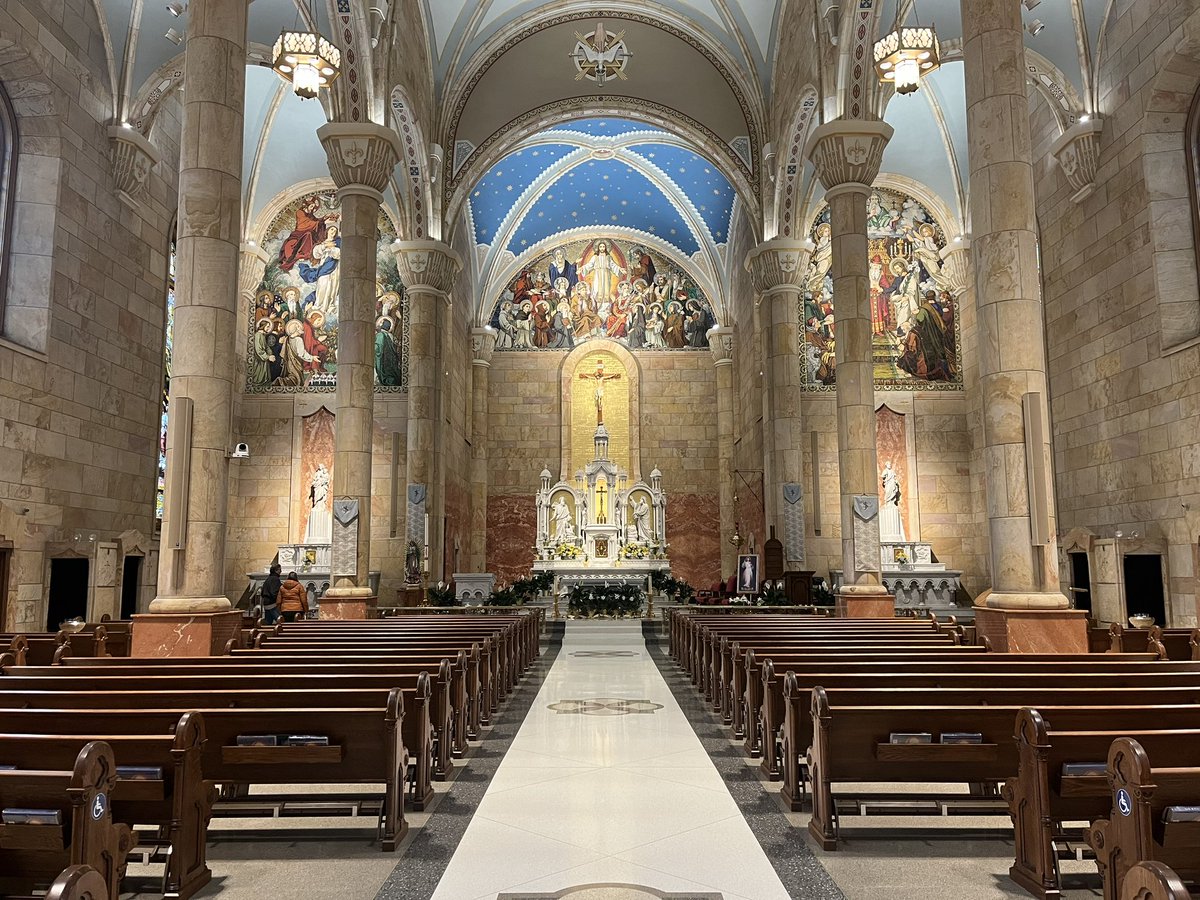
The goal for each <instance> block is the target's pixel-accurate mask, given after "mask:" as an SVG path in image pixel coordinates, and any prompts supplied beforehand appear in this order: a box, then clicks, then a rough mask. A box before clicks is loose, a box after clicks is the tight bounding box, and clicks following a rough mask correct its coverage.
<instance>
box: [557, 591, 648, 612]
mask: <svg viewBox="0 0 1200 900" xmlns="http://www.w3.org/2000/svg"><path fill="white" fill-rule="evenodd" d="M645 599H646V595H645V593H644V592H643V591H642V589H641V588H639V587H637V586H635V585H631V584H619V585H615V586H610V585H579V586H578V587H576V588H574V589H573V590H572V591H571V594H570V598H569V606H568V610H569V612H570V614H571V615H572V616H576V617H578V618H594V617H596V616H612V617H614V618H625V617H626V616H640V615H641V614H642V605H643V603H644V602H645Z"/></svg>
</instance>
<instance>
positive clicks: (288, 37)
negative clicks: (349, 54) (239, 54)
mask: <svg viewBox="0 0 1200 900" xmlns="http://www.w3.org/2000/svg"><path fill="white" fill-rule="evenodd" d="M297 18H299V16H297ZM308 21H309V22H313V23H315V22H316V16H315V15H310V16H309V18H308ZM341 67H342V51H340V50H339V49H338V48H337V47H335V46H333V44H331V43H330V42H329V41H327V40H325V38H323V37H322V36H321V35H320V34H318V33H317V32H316V31H304V30H301V29H300V28H299V23H297V27H296V28H294V29H292V30H290V31H289V30H287V29H284V30H283V32H282V33H281V34H280V35H279V40H277V41H276V42H275V48H274V49H273V50H272V51H271V68H272V69H274V70H275V71H276V72H278V73H279V76H280V77H281V78H283V79H284V80H285V81H290V82H291V83H292V90H293V91H294V92H295V93H296V96H297V97H300V98H302V99H305V100H311V99H312V98H313V97H315V96H317V94H318V93H319V92H320V90H321V88H323V87H328V86H329V85H330V84H332V83H333V81H334V80H335V79H336V78H337V77H338V75H339V74H341Z"/></svg>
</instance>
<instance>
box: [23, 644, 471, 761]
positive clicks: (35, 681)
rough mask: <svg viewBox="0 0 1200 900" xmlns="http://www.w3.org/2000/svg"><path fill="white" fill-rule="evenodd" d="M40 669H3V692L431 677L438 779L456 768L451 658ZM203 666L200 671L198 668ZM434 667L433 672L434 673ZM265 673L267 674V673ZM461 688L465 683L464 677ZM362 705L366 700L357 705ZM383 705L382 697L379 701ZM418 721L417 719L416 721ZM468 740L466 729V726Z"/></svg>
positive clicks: (347, 684) (381, 684) (382, 688)
mask: <svg viewBox="0 0 1200 900" xmlns="http://www.w3.org/2000/svg"><path fill="white" fill-rule="evenodd" d="M48 668H49V673H48V674H47V669H46V668H43V669H41V672H42V673H43V674H36V673H35V672H33V671H32V670H31V669H29V668H22V667H20V666H3V667H0V691H2V692H6V693H7V692H14V691H15V692H33V693H38V694H42V695H46V694H57V693H84V692H118V693H126V694H135V693H136V692H138V691H140V690H142V689H144V688H150V689H152V690H153V691H155V692H159V691H176V692H191V693H194V694H197V695H200V694H203V693H207V692H212V693H214V694H217V695H225V694H227V693H229V692H236V691H239V690H240V689H242V688H248V687H249V688H254V689H256V690H269V689H271V688H272V687H273V686H274V685H278V686H279V687H281V688H287V689H288V690H289V691H322V690H334V691H347V692H349V691H362V690H367V691H375V692H377V696H379V697H381V698H382V697H385V696H386V694H387V692H388V691H390V690H391V689H392V688H409V689H412V688H415V687H416V685H417V682H418V681H423V680H428V681H429V686H430V700H429V705H428V710H429V713H428V715H429V720H430V724H431V728H432V737H433V744H434V746H433V749H432V753H433V777H434V778H437V779H438V780H442V781H444V780H446V779H447V778H448V777H449V776H450V773H451V772H452V771H453V768H454V765H453V763H452V762H451V761H450V757H451V754H452V749H453V744H454V708H453V705H452V701H451V697H452V694H451V687H452V684H453V678H452V670H451V666H450V661H449V660H447V659H442V660H441V661H440V662H439V663H437V664H435V665H430V664H427V663H421V664H417V665H409V666H407V667H403V668H402V667H400V666H391V667H389V669H388V671H387V672H384V673H382V674H370V675H345V674H340V673H337V674H307V673H303V672H299V671H289V672H282V671H275V670H273V669H262V668H261V667H260V670H259V671H258V672H257V673H256V676H252V677H247V676H246V675H243V674H238V673H229V672H225V671H224V669H222V668H214V667H211V666H204V665H201V666H196V667H192V671H185V672H183V673H176V672H173V671H155V672H154V674H153V675H150V676H144V675H135V674H128V673H126V672H125V671H124V667H120V668H113V667H106V668H104V669H103V670H101V671H102V674H89V673H87V672H80V670H78V669H76V668H74V667H72V668H69V669H63V668H62V667H48ZM196 669H199V671H195V670H196ZM429 670H433V671H432V672H430V671H429ZM263 675H266V676H268V677H265V678H264V677H262V676H263ZM460 686H461V681H460ZM358 705H362V704H358ZM380 705H382V700H381V702H380ZM415 721H416V720H415V719H414V723H415ZM417 737H418V735H417V732H416V731H415V730H414V731H413V732H412V733H411V734H406V735H405V744H406V746H409V747H416V746H417V745H416V744H415V743H410V741H413V740H415V739H416V738H417ZM463 739H464V743H465V728H464V738H463Z"/></svg>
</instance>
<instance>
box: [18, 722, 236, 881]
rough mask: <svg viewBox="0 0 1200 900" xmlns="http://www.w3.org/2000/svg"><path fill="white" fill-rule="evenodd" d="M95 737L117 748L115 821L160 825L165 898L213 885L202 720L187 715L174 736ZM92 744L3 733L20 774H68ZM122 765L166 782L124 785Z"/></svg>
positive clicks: (211, 793) (210, 791) (211, 794)
mask: <svg viewBox="0 0 1200 900" xmlns="http://www.w3.org/2000/svg"><path fill="white" fill-rule="evenodd" d="M109 730H111V729H109ZM95 737H96V739H99V740H103V742H104V743H105V744H107V745H108V746H109V747H110V748H111V749H112V751H113V755H114V757H115V759H116V763H117V767H118V768H117V773H118V778H117V781H116V785H115V787H114V788H113V790H112V793H111V796H110V800H111V803H112V818H113V819H114V820H115V821H117V822H120V823H122V824H125V825H129V826H133V825H154V826H157V827H158V829H159V834H160V835H161V838H162V841H163V843H164V845H165V847H166V848H167V850H168V852H167V853H166V870H165V872H164V874H163V896H164V897H168V898H187V897H191V896H192V895H193V894H195V893H196V892H197V891H199V890H200V889H201V888H203V887H204V886H205V885H206V884H208V882H209V880H210V879H211V878H212V872H211V871H210V870H209V868H208V864H207V861H206V853H205V847H206V844H205V837H204V836H205V833H206V830H207V828H208V822H209V818H210V816H211V813H212V804H213V800H214V798H215V793H216V792H215V789H214V788H213V787H212V785H211V784H209V783H207V782H205V781H204V780H203V777H202V774H201V752H202V750H203V745H204V721H203V717H202V716H201V715H200V714H199V713H194V712H189V713H184V715H183V716H182V717H180V719H179V721H178V723H177V724H176V726H175V729H174V733H173V734H167V733H161V732H159V733H154V734H105V735H103V736H102V737H100V736H95ZM92 739H93V736H90V735H63V734H11V733H7V732H4V733H0V765H6V766H16V767H17V768H18V769H21V770H30V769H53V770H67V769H70V768H71V767H72V766H73V765H74V762H75V760H76V759H77V758H78V757H79V755H80V753H82V752H83V749H84V747H85V746H86V745H87V744H88V743H89V742H90V741H91V740H92ZM124 766H145V767H151V768H155V769H159V770H161V775H162V777H161V778H157V779H145V780H143V779H137V780H129V779H127V778H122V777H120V773H121V771H122V768H121V767H124Z"/></svg>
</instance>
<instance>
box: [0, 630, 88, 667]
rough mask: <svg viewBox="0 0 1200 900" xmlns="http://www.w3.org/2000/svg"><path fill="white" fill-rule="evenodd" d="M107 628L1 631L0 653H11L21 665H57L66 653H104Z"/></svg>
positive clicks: (80, 654)
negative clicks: (72, 632) (25, 631)
mask: <svg viewBox="0 0 1200 900" xmlns="http://www.w3.org/2000/svg"><path fill="white" fill-rule="evenodd" d="M107 637H108V635H107V629H106V628H105V627H104V626H103V625H98V626H96V630H95V631H93V632H89V633H81V634H67V633H66V632H63V631H59V632H57V633H52V632H43V633H32V634H0V652H9V653H12V654H13V655H14V656H15V657H16V658H17V659H19V660H22V661H23V662H22V665H25V664H28V665H38V666H50V665H58V664H59V663H60V662H61V661H62V660H63V659H64V658H66V657H68V656H72V655H75V656H107V655H108V652H107V649H106V645H107Z"/></svg>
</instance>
